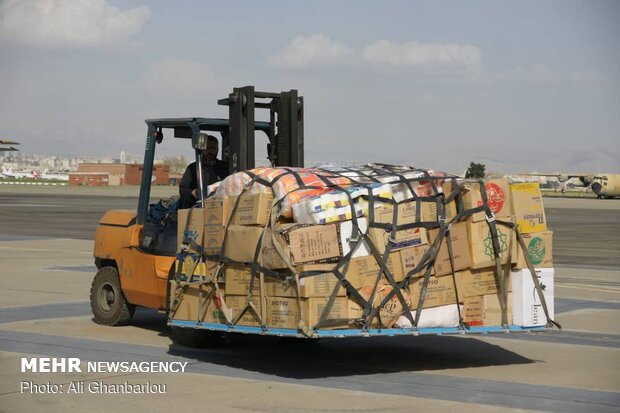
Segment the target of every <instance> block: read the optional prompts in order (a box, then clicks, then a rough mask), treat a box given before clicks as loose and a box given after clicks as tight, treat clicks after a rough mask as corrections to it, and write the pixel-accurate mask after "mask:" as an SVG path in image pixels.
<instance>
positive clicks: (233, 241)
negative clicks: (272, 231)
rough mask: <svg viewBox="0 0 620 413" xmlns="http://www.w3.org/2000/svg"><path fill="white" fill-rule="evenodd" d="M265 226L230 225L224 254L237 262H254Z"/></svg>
mask: <svg viewBox="0 0 620 413" xmlns="http://www.w3.org/2000/svg"><path fill="white" fill-rule="evenodd" d="M263 231H264V228H263V227H253V226H247V225H229V226H228V233H227V234H226V245H225V249H224V255H226V257H228V258H230V259H231V260H233V261H236V262H244V263H251V262H254V257H255V255H256V247H257V245H258V242H259V241H260V237H261V234H262V233H263Z"/></svg>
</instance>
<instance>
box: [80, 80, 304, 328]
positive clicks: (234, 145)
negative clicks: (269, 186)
mask: <svg viewBox="0 0 620 413" xmlns="http://www.w3.org/2000/svg"><path fill="white" fill-rule="evenodd" d="M218 104H220V105H223V106H228V108H229V109H228V110H229V118H228V119H215V118H175V119H148V120H146V124H147V130H148V132H147V136H146V148H145V151H144V166H143V171H142V181H141V185H140V196H139V200H138V206H137V210H135V211H134V210H113V211H108V212H106V213H105V214H104V216H103V217H102V218H101V220H100V221H99V225H98V226H97V231H96V235H95V245H94V258H95V264H96V266H97V269H98V271H97V273H96V275H95V278H94V280H93V283H92V286H91V290H90V303H91V308H92V312H93V315H94V318H95V321H96V322H98V323H100V324H105V325H111V326H115V325H124V324H128V323H129V322H130V321H131V318H132V316H133V313H134V311H135V308H136V306H141V307H147V308H153V309H158V310H160V311H163V312H167V311H168V303H169V294H170V291H169V286H170V282H169V280H170V279H171V277H173V276H174V272H175V271H174V270H175V255H176V252H177V250H178V242H179V240H177V222H176V214H175V212H174V206H171V207H170V211H169V212H170V213H168V214H166V215H165V217H164V219H159V217H156V215H157V214H154V208H156V207H157V206H158V205H161V202H160V203H153V204H151V203H150V193H151V184H152V179H151V175H152V172H153V164H154V160H155V155H156V147H157V145H160V144H162V143H163V141H164V131H166V133H169V131H172V136H173V138H175V139H181V140H184V143H185V142H187V143H191V145H192V147H193V148H194V151H195V155H196V165H197V166H198V167H197V168H196V171H197V182H198V189H199V191H200V197H199V199H203V198H204V197H205V195H206V194H205V190H206V184H205V183H203V174H202V173H201V167H200V165H201V156H202V150H204V149H206V146H207V135H206V133H211V134H219V135H220V142H221V145H220V146H221V148H222V160H223V161H225V162H227V163H228V169H229V173H231V174H232V173H235V172H239V171H243V170H248V169H252V168H254V165H255V132H257V131H258V132H261V133H264V134H265V135H266V136H267V142H268V143H267V159H268V161H269V164H270V165H271V166H299V167H302V166H303V163H304V158H303V154H304V135H303V118H304V117H303V98H302V97H301V96H299V95H298V93H297V90H290V91H288V92H280V93H270V92H259V91H255V90H254V87H253V86H245V87H241V88H234V89H233V92H232V93H230V94H229V96H228V97H227V98H225V99H220V100H218ZM257 109H266V110H268V112H269V118H268V120H265V121H257V120H255V118H256V111H257ZM216 137H217V136H216Z"/></svg>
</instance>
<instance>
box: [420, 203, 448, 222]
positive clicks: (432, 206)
mask: <svg viewBox="0 0 620 413" xmlns="http://www.w3.org/2000/svg"><path fill="white" fill-rule="evenodd" d="M420 209H421V211H420V218H421V220H422V221H423V222H437V220H438V218H437V202H435V201H424V202H420ZM444 214H445V218H446V220H450V219H452V218H454V216H455V215H456V202H455V201H454V200H452V201H451V202H448V203H447V204H446V205H444Z"/></svg>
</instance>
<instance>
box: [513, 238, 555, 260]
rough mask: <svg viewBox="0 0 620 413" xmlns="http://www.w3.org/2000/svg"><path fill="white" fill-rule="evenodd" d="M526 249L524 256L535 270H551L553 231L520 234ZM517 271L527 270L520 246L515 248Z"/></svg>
mask: <svg viewBox="0 0 620 413" xmlns="http://www.w3.org/2000/svg"><path fill="white" fill-rule="evenodd" d="M522 237H523V241H524V242H525V246H526V248H527V251H526V254H527V256H528V257H529V259H530V262H531V263H532V265H533V266H534V267H535V268H553V231H541V232H534V233H532V234H522ZM516 268H518V269H525V268H527V262H525V254H524V251H523V250H522V249H521V247H520V246H518V247H517V265H516Z"/></svg>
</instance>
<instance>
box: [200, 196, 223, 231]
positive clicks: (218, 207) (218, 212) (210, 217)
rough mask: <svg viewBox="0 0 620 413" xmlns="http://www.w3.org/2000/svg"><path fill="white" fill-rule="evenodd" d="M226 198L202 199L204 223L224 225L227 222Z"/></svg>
mask: <svg viewBox="0 0 620 413" xmlns="http://www.w3.org/2000/svg"><path fill="white" fill-rule="evenodd" d="M228 216H229V212H228V199H222V198H209V199H208V200H206V201H204V223H205V225H214V226H220V227H221V226H224V225H226V224H227V222H228Z"/></svg>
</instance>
